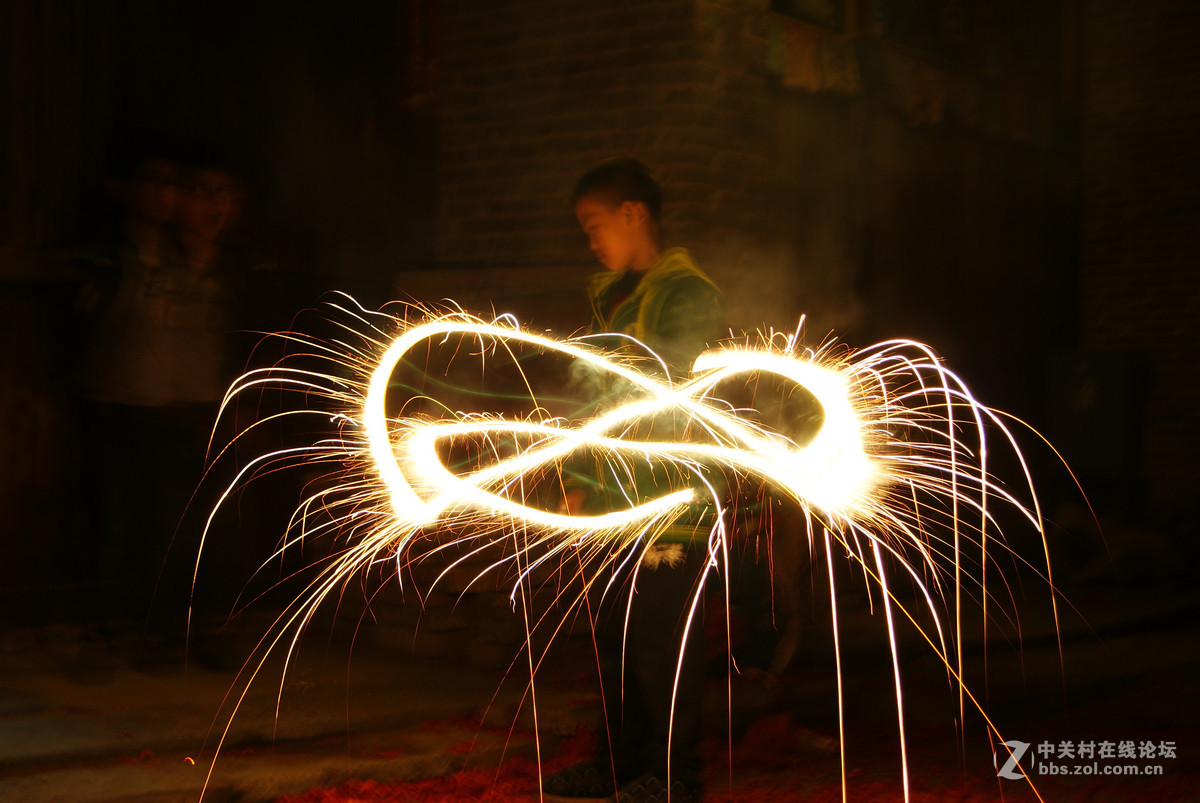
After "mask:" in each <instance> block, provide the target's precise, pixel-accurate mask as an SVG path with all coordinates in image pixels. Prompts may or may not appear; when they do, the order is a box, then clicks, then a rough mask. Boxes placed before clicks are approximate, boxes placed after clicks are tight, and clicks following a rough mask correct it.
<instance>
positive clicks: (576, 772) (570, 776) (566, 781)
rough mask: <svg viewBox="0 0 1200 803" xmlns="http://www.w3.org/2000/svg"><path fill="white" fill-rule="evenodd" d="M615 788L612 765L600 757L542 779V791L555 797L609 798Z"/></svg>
mask: <svg viewBox="0 0 1200 803" xmlns="http://www.w3.org/2000/svg"><path fill="white" fill-rule="evenodd" d="M616 789H617V787H616V784H615V783H614V781H613V770H612V765H611V764H610V763H609V762H607V761H601V760H600V759H591V760H590V761H583V762H580V763H579V764H572V765H571V766H569V767H567V768H566V769H565V770H559V771H558V772H555V773H552V774H550V775H547V776H546V777H545V778H543V779H542V791H543V792H544V793H545V794H547V795H553V796H555V797H568V798H600V799H604V798H609V799H611V798H612V796H613V794H614V793H615V792H616Z"/></svg>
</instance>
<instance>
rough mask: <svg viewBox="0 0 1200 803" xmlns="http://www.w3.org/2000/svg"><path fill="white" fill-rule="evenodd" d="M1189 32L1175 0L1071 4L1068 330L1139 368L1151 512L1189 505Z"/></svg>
mask: <svg viewBox="0 0 1200 803" xmlns="http://www.w3.org/2000/svg"><path fill="white" fill-rule="evenodd" d="M1198 33H1200V8H1198V7H1197V6H1196V4H1195V3H1191V2H1188V0H1154V2H1148V3H1131V2H1119V0H1094V2H1091V3H1087V4H1085V6H1084V13H1083V18H1082V31H1081V34H1082V35H1081V62H1082V64H1081V82H1082V94H1081V112H1082V119H1081V182H1082V183H1081V199H1080V208H1081V212H1080V225H1081V261H1082V283H1081V284H1082V288H1081V289H1082V298H1081V310H1080V311H1081V342H1082V345H1083V347H1084V348H1086V349H1089V350H1093V351H1096V352H1100V353H1103V354H1113V355H1118V356H1122V357H1128V356H1130V355H1133V356H1134V357H1136V358H1138V359H1139V360H1140V361H1141V362H1142V363H1143V364H1144V365H1145V367H1146V368H1147V369H1148V370H1147V372H1146V373H1145V375H1144V376H1137V375H1134V376H1132V377H1131V381H1135V382H1136V383H1137V385H1138V387H1137V388H1136V389H1135V390H1136V392H1137V395H1140V396H1141V397H1142V403H1143V404H1144V410H1143V411H1141V413H1140V415H1139V411H1137V410H1136V409H1132V410H1131V411H1130V415H1132V416H1135V417H1136V420H1135V421H1134V422H1133V423H1132V425H1133V426H1138V427H1140V428H1141V432H1140V434H1141V450H1140V452H1141V454H1140V457H1141V465H1140V466H1139V467H1137V468H1138V469H1140V472H1139V473H1141V474H1142V475H1143V477H1144V480H1145V482H1146V484H1147V489H1146V490H1147V491H1148V500H1147V501H1148V502H1149V503H1150V504H1151V505H1152V506H1153V507H1154V508H1155V509H1157V510H1158V511H1159V512H1175V513H1181V512H1183V511H1185V510H1187V509H1189V508H1190V509H1193V510H1194V507H1195V499H1196V487H1197V485H1198V484H1200V469H1198V464H1197V462H1196V458H1195V456H1196V454H1197V451H1198V450H1200V436H1198V426H1197V403H1196V399H1197V398H1198V397H1200V373H1198V372H1197V356H1196V355H1197V346H1198V345H1200V338H1198V337H1197V331H1198V330H1197V321H1198V320H1200V236H1198V235H1197V233H1198V232H1200V204H1198V203H1197V187H1200V147H1198V144H1200V92H1198V91H1197V87H1198V80H1200V79H1198V74H1200V73H1198V70H1197V67H1198V66H1200V60H1198V58H1197V55H1196V53H1197V51H1196V36H1197V34H1198ZM1135 470H1137V469H1135ZM1192 526H1194V525H1192Z"/></svg>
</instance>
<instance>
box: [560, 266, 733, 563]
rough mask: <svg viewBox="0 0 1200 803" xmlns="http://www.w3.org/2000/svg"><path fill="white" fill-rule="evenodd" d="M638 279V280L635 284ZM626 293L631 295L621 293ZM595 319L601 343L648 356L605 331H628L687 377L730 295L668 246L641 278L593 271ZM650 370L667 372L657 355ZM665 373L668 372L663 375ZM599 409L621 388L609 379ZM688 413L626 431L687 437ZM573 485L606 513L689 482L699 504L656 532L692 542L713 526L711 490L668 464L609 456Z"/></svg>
mask: <svg viewBox="0 0 1200 803" xmlns="http://www.w3.org/2000/svg"><path fill="white" fill-rule="evenodd" d="M634 282H636V285H634ZM623 293H627V295H623ZM587 295H588V301H589V304H590V307H591V315H592V320H591V322H590V324H589V326H588V332H589V334H592V335H600V337H598V338H597V340H596V341H593V342H596V344H597V345H599V346H601V347H603V348H606V349H609V350H614V351H619V352H622V353H624V354H626V355H637V356H646V357H649V356H650V355H648V354H646V352H645V351H644V350H642V349H638V348H637V347H636V346H635V345H633V344H632V343H631V342H630V341H629V340H628V339H627V338H622V337H613V338H604V337H603V335H604V334H608V333H614V334H620V335H628V336H631V337H634V338H636V339H637V340H639V341H641V342H642V343H643V344H645V345H646V346H647V347H649V348H650V349H651V350H652V351H653V352H654V354H656V355H657V356H658V357H660V358H661V359H662V361H663V362H664V363H666V366H667V369H668V370H669V371H670V375H671V379H672V381H674V382H679V381H680V380H682V379H684V378H686V376H687V375H688V373H689V372H690V371H691V367H692V362H693V361H694V360H695V359H696V357H697V356H698V355H699V354H700V352H702V351H704V349H705V348H707V347H708V346H709V345H710V344H713V343H715V342H716V341H718V340H720V339H721V338H722V337H723V336H724V335H725V334H726V331H725V326H726V324H725V296H724V294H723V293H722V292H721V291H720V290H719V289H718V288H717V286H716V285H715V284H714V283H713V281H712V279H710V278H709V277H708V276H707V275H705V274H704V273H703V272H702V271H701V270H700V269H699V268H697V267H696V265H695V263H694V262H692V258H691V256H689V254H688V252H687V251H686V250H684V249H682V248H670V249H668V250H666V251H663V252H662V254H661V255H660V256H659V258H658V260H656V261H655V263H654V264H653V265H651V266H650V268H649V269H647V270H646V272H645V273H644V274H643V275H642V276H641V278H640V280H639V279H638V278H637V277H636V276H632V275H630V273H629V272H613V271H606V272H604V273H600V274H596V275H594V276H592V278H591V280H590V281H589V283H588V288H587ZM644 369H645V370H646V371H647V372H648V373H656V374H659V375H660V376H661V373H662V371H661V367H660V366H659V365H658V363H657V362H651V361H647V362H646V363H645V365H644ZM663 379H665V377H663ZM596 390H598V391H600V393H599V397H598V398H596V399H594V400H593V401H594V405H593V409H595V410H603V409H605V408H606V407H607V406H608V404H609V403H611V402H612V400H613V398H615V397H617V396H619V395H620V394H619V392H617V391H615V389H613V388H611V387H606V386H604V385H603V384H602V385H601V386H600V387H597V388H596ZM686 424H687V422H686V420H684V419H683V418H682V417H681V416H677V415H674V414H665V415H661V416H658V417H656V418H655V419H654V420H653V421H646V422H644V423H643V424H640V425H638V426H637V427H635V428H634V429H633V430H631V431H630V432H628V433H625V434H624V437H626V438H627V439H630V440H638V439H647V440H664V441H672V440H677V439H680V438H683V437H685V430H686ZM581 465H582V464H581V463H578V462H577V463H575V468H576V469H577V471H578V473H577V474H576V477H575V478H574V479H573V480H568V484H569V485H585V486H588V487H589V504H588V507H589V509H590V510H591V511H592V512H597V513H598V512H603V511H607V510H614V509H617V508H620V507H624V506H626V505H628V504H629V502H628V501H627V500H628V499H629V498H631V497H632V498H637V499H639V500H645V499H648V498H651V497H654V496H658V495H660V494H662V493H665V492H667V491H669V490H676V489H679V488H681V487H686V486H687V485H692V486H693V487H697V489H698V491H699V492H698V493H697V499H698V504H697V505H696V506H695V507H694V508H693V509H691V510H688V511H686V512H685V513H684V514H683V515H682V516H681V517H680V518H679V519H678V520H676V521H675V522H674V523H673V524H672V525H670V526H669V527H667V528H665V529H664V530H662V531H661V532H659V533H658V534H657V538H658V540H659V541H660V542H673V543H690V542H692V541H695V540H697V539H701V540H702V539H703V538H705V537H707V535H708V532H709V529H710V527H711V526H712V520H711V508H710V507H709V501H710V500H709V499H708V494H707V492H706V491H704V489H703V488H702V487H700V484H699V483H698V482H697V480H696V478H695V477H694V476H691V475H690V474H689V473H688V472H686V471H681V470H679V469H678V468H676V467H673V466H670V465H663V464H659V465H656V466H653V467H652V466H651V465H650V464H648V463H635V465H634V466H633V470H632V472H631V474H629V473H626V472H624V471H623V470H621V469H620V468H615V467H613V466H612V465H607V464H605V463H604V462H603V461H599V462H597V461H592V462H591V466H592V468H591V469H589V470H579V469H580V467H581Z"/></svg>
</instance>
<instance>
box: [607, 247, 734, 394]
mask: <svg viewBox="0 0 1200 803" xmlns="http://www.w3.org/2000/svg"><path fill="white" fill-rule="evenodd" d="M630 278H631V277H630V276H629V272H628V271H625V272H614V271H605V272H604V273H598V274H595V275H594V276H592V278H591V280H590V281H589V282H588V288H587V294H588V302H589V304H590V305H591V313H592V320H591V323H590V325H589V326H588V331H589V332H590V333H592V334H600V333H606V332H615V333H620V334H624V335H630V336H632V337H635V338H637V339H638V340H640V341H641V342H643V343H645V344H646V345H647V346H649V347H650V348H651V349H653V350H654V352H655V353H656V354H658V356H660V357H662V358H663V360H664V361H665V362H666V363H667V365H668V366H669V367H670V369H671V374H672V376H674V377H679V376H683V375H684V374H686V373H687V372H688V371H690V370H691V367H692V361H693V360H695V359H696V357H697V355H699V354H700V352H702V351H704V349H705V348H706V347H707V346H708V345H709V344H711V343H714V342H716V341H717V340H719V339H721V337H723V336H724V335H725V295H724V294H723V293H722V292H721V291H720V290H719V289H717V286H716V285H715V284H713V281H712V279H710V278H708V276H706V275H705V274H704V273H703V272H702V271H701V270H700V269H699V268H697V267H696V263H694V262H692V258H691V256H690V255H689V254H688V252H687V251H686V250H685V249H683V248H668V249H667V250H666V251H663V252H662V254H660V255H659V257H658V260H657V261H655V263H654V264H653V265H651V266H650V268H649V269H647V270H646V272H645V274H644V275H643V276H642V278H641V280H640V281H639V282H638V283H637V286H636V287H635V288H634V289H633V291H632V292H631V293H629V295H628V296H627V297H625V298H623V299H616V298H614V296H615V295H616V294H617V293H618V292H619V291H620V290H621V289H623V287H622V286H623V285H624V284H626V283H628V282H629V281H630ZM614 302H615V303H614ZM605 345H610V346H614V347H621V348H622V349H623V350H628V346H622V345H621V343H620V342H617V341H614V342H613V343H606V344H605Z"/></svg>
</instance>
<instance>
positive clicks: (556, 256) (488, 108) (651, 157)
mask: <svg viewBox="0 0 1200 803" xmlns="http://www.w3.org/2000/svg"><path fill="white" fill-rule="evenodd" d="M748 9H752V10H753V11H755V12H756V13H743V12H746V11H747V10H748ZM766 19H767V13H766V11H765V7H764V6H763V4H761V3H751V2H741V1H740V0H739V1H737V2H715V1H714V2H707V1H705V2H694V0H649V1H648V2H619V3H594V2H590V1H588V0H584V1H583V2H580V1H579V0H567V1H566V2H554V0H523V1H522V2H511V3H504V4H499V5H497V4H492V3H488V2H455V3H451V4H446V6H445V8H444V18H443V23H442V27H443V30H444V39H443V43H442V54H443V62H442V66H441V75H442V82H441V85H440V110H439V118H438V125H439V152H438V192H439V198H438V231H437V256H438V261H439V262H440V263H442V264H443V265H446V264H459V265H468V266H475V267H488V266H491V267H505V266H509V265H514V264H519V265H522V266H526V267H528V266H543V268H544V271H543V272H542V273H541V274H540V277H541V278H540V281H538V282H537V286H536V287H533V288H528V292H537V293H539V294H540V296H539V297H540V299H541V301H544V300H545V296H546V293H547V292H549V291H550V290H552V289H554V288H560V289H561V292H562V294H563V296H564V298H565V296H566V294H568V293H570V294H572V297H577V296H578V293H579V287H580V286H581V283H582V279H583V277H584V276H585V275H586V274H587V273H588V272H590V271H592V270H595V266H594V264H593V263H592V260H591V255H590V253H589V252H588V251H587V248H586V243H585V241H584V240H583V238H582V236H581V235H580V234H579V232H578V229H577V226H576V224H575V222H574V219H573V217H572V215H571V211H570V208H569V206H568V202H567V200H568V197H569V194H570V190H571V187H572V186H573V184H574V182H575V180H576V179H577V178H578V177H579V176H580V175H581V174H582V173H583V171H584V170H586V169H587V168H588V167H590V166H591V165H592V164H594V163H596V162H598V161H600V160H601V159H604V158H606V157H610V156H614V155H622V154H624V155H632V156H634V157H636V158H639V159H641V160H642V161H644V162H645V163H646V164H647V165H649V166H650V167H651V169H652V170H653V171H654V172H655V174H656V175H657V177H658V178H659V179H660V181H661V182H662V184H663V186H664V190H665V199H664V220H663V228H664V236H665V238H666V240H667V241H668V243H679V244H685V245H687V246H688V247H689V248H690V249H692V251H693V253H694V255H695V256H696V257H697V259H698V261H699V262H700V263H701V264H702V265H703V266H704V267H706V268H707V269H709V270H710V271H711V272H713V273H714V274H715V275H716V277H717V278H718V281H721V280H722V279H724V278H726V277H727V276H728V275H729V274H730V273H731V272H732V271H733V269H734V268H735V267H736V265H738V264H739V263H740V262H744V261H745V259H746V254H747V253H748V252H750V251H753V250H754V249H756V248H760V247H761V237H757V236H756V235H757V233H758V232H759V231H761V229H762V226H761V224H760V223H758V222H756V221H758V220H761V218H762V215H761V214H760V212H761V210H762V209H763V208H764V207H763V205H764V203H765V197H764V194H763V192H762V191H761V187H762V182H763V176H764V175H765V174H766V159H767V156H768V154H767V152H766V150H767V149H766V148H765V147H764V146H763V142H764V136H763V130H762V129H763V119H764V115H763V114H762V113H761V110H760V109H759V108H755V104H760V103H761V102H762V99H763V98H764V97H765V84H764V82H763V81H762V80H761V77H762V76H761V74H760V75H757V76H756V75H755V74H754V73H753V71H749V70H747V65H748V64H755V63H761V61H762V54H763V53H764V52H765V44H764V34H763V31H764V29H765V25H766ZM404 284H405V281H404V279H403V278H401V279H399V280H398V285H399V286H401V287H403V286H404ZM468 289H469V288H468ZM512 292H513V294H519V293H520V292H521V291H519V290H517V289H516V288H514V289H513V291H512ZM516 303H517V304H518V306H519V305H520V302H519V300H518V301H517V302H516ZM546 307H547V305H546V304H544V303H541V302H539V303H538V304H536V305H535V304H531V305H530V306H529V309H530V310H535V309H541V310H545V309H546Z"/></svg>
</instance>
